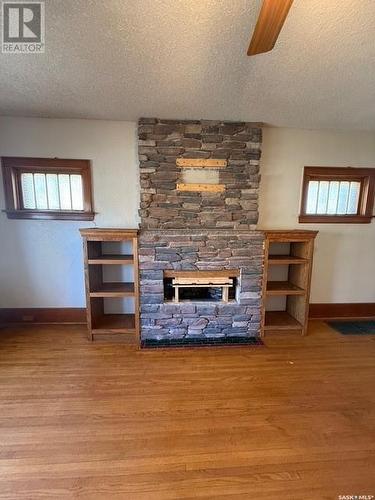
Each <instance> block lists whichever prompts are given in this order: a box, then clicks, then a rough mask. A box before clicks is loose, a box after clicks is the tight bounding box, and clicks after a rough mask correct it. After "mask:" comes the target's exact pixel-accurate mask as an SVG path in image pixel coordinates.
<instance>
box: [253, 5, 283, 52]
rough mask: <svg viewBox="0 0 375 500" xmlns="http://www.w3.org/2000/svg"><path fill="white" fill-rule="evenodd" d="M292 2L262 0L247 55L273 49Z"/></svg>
mask: <svg viewBox="0 0 375 500" xmlns="http://www.w3.org/2000/svg"><path fill="white" fill-rule="evenodd" d="M292 3H293V0H263V5H262V8H261V10H260V14H259V17H258V21H257V24H256V26H255V30H254V33H253V37H252V39H251V42H250V45H249V48H248V51H247V55H248V56H254V55H255V54H262V53H263V52H268V51H269V50H271V49H273V47H274V45H275V43H276V40H277V37H278V36H279V33H280V31H281V28H282V27H283V24H284V22H285V19H286V16H287V15H288V12H289V9H290V7H291V5H292Z"/></svg>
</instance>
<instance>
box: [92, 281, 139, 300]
mask: <svg viewBox="0 0 375 500" xmlns="http://www.w3.org/2000/svg"><path fill="white" fill-rule="evenodd" d="M132 296H134V283H120V282H119V283H118V282H112V283H102V284H101V285H100V286H99V287H98V288H96V289H95V290H91V291H90V297H132Z"/></svg>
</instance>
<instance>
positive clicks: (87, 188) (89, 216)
mask: <svg viewBox="0 0 375 500" xmlns="http://www.w3.org/2000/svg"><path fill="white" fill-rule="evenodd" d="M1 166H2V172H3V182H4V194H5V210H4V212H5V213H6V214H7V217H8V219H37V220H41V219H43V220H46V219H47V220H93V219H94V217H95V212H94V211H93V203H92V189H91V166H90V161H89V160H71V159H61V158H22V157H14V156H3V157H2V158H1ZM22 173H46V174H47V173H49V174H50V173H59V174H61V173H64V174H80V175H81V176H82V187H83V207H84V208H83V210H37V209H25V208H23V201H22V190H21V184H20V182H21V174H22Z"/></svg>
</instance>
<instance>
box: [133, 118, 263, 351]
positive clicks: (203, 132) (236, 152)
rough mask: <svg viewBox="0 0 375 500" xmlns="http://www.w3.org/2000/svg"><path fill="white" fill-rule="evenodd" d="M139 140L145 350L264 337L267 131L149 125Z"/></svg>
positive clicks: (223, 125)
mask: <svg viewBox="0 0 375 500" xmlns="http://www.w3.org/2000/svg"><path fill="white" fill-rule="evenodd" d="M138 135H139V161H140V182H141V208H140V216H141V232H140V238H139V260H140V294H141V318H140V321H141V338H142V344H143V345H147V344H148V343H150V342H153V343H158V342H160V343H161V344H163V343H166V342H168V341H172V340H176V339H178V340H179V341H180V343H182V344H185V343H186V344H189V343H191V340H192V339H194V340H197V339H201V340H204V341H205V342H206V343H207V342H209V341H210V339H211V340H212V342H213V343H217V342H218V341H219V340H220V341H221V342H222V343H226V341H228V342H233V339H242V340H243V341H244V342H245V340H246V339H251V338H254V337H258V336H259V329H260V302H261V280H262V270H263V234H262V232H260V231H257V230H256V223H257V220H258V189H259V181H260V175H259V159H260V153H261V138H262V134H261V128H260V127H259V126H258V125H257V124H252V123H242V122H236V123H234V122H220V121H204V120H202V121H174V120H159V119H154V118H142V119H141V120H140V121H139V128H138ZM202 160H203V161H202Z"/></svg>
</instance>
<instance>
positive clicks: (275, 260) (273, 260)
mask: <svg viewBox="0 0 375 500" xmlns="http://www.w3.org/2000/svg"><path fill="white" fill-rule="evenodd" d="M307 262H308V260H307V259H304V258H302V257H295V256H294V255H269V256H268V264H306V263H307Z"/></svg>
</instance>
